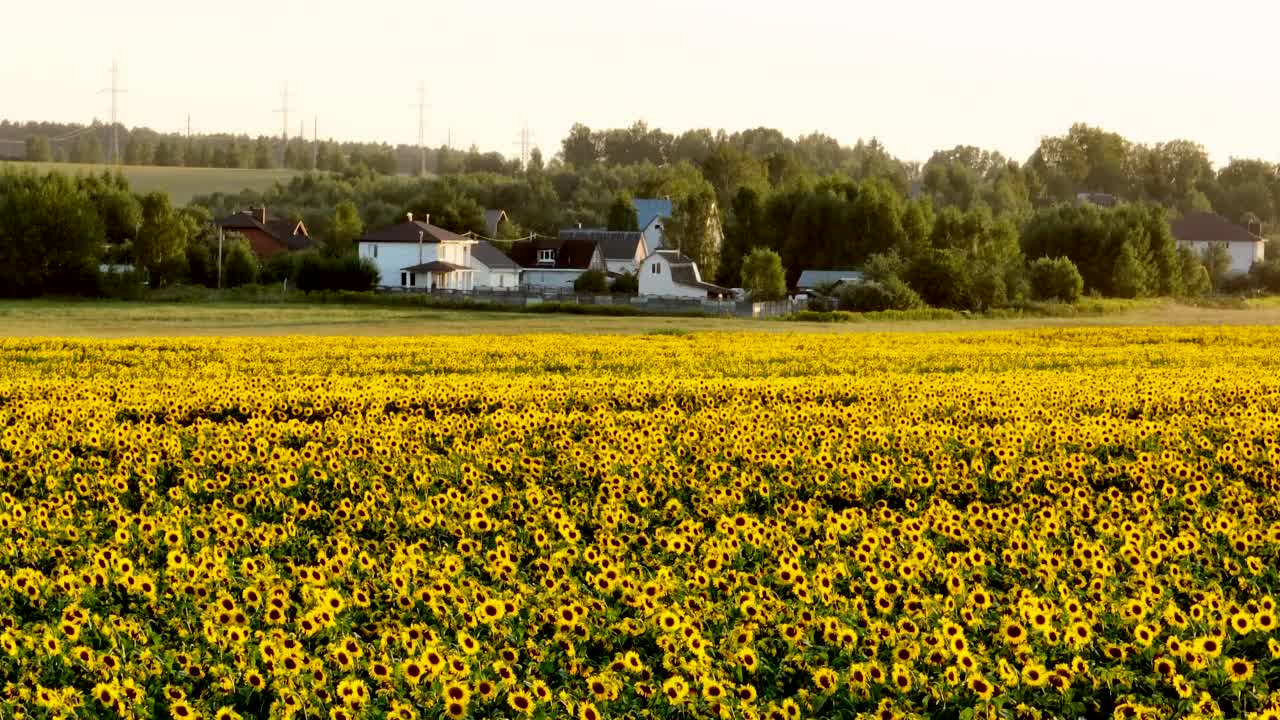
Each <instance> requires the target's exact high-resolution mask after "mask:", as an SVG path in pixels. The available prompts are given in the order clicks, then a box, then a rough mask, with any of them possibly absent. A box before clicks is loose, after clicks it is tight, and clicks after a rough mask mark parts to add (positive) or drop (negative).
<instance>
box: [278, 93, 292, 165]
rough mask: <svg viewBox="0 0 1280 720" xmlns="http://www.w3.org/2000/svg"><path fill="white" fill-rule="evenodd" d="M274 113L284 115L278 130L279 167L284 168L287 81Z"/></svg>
mask: <svg viewBox="0 0 1280 720" xmlns="http://www.w3.org/2000/svg"><path fill="white" fill-rule="evenodd" d="M276 112H278V113H282V114H283V115H284V122H283V123H282V124H281V130H280V167H284V151H285V148H286V147H288V146H289V82H288V81H287V80H286V81H285V83H284V89H283V90H281V91H280V107H279V108H277V109H276Z"/></svg>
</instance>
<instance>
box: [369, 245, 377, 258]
mask: <svg viewBox="0 0 1280 720" xmlns="http://www.w3.org/2000/svg"><path fill="white" fill-rule="evenodd" d="M369 252H370V254H371V255H372V256H373V257H378V246H377V245H370V246H369Z"/></svg>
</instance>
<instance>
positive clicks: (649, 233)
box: [637, 217, 666, 260]
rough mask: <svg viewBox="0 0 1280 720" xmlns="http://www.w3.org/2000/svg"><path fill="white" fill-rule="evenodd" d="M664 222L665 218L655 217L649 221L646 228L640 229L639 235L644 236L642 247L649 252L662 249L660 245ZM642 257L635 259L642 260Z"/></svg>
mask: <svg viewBox="0 0 1280 720" xmlns="http://www.w3.org/2000/svg"><path fill="white" fill-rule="evenodd" d="M665 222H666V218H662V217H656V218H654V219H652V220H650V221H649V224H648V226H646V227H643V228H640V234H641V235H642V236H644V246H645V247H646V248H647V249H648V251H649V252H653V251H654V250H660V249H662V248H663V247H664V245H663V244H662V226H663V223H665ZM643 259H644V257H640V258H637V260H643Z"/></svg>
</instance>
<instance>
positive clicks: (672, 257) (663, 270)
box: [639, 250, 733, 298]
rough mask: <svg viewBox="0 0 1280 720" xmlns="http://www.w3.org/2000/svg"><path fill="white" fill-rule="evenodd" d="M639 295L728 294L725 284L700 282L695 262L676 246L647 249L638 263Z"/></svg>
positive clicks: (720, 295)
mask: <svg viewBox="0 0 1280 720" xmlns="http://www.w3.org/2000/svg"><path fill="white" fill-rule="evenodd" d="M639 281H640V283H639V284H640V295H642V296H655V297H679V298H708V297H729V296H731V295H732V294H733V292H732V291H731V290H729V289H728V288H723V287H720V286H719V285H713V284H711V283H709V282H703V280H702V274H701V273H700V272H698V264H697V263H695V262H694V261H693V260H692V259H690V258H689V257H687V256H685V255H682V254H681V253H680V252H679V251H678V250H658V251H656V252H653V253H650V254H649V257H646V258H645V259H644V261H643V262H642V263H641V266H640V276H639Z"/></svg>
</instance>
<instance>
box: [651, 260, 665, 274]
mask: <svg viewBox="0 0 1280 720" xmlns="http://www.w3.org/2000/svg"><path fill="white" fill-rule="evenodd" d="M649 272H651V273H653V274H654V275H661V274H662V263H654V264H652V265H650V266H649Z"/></svg>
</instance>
